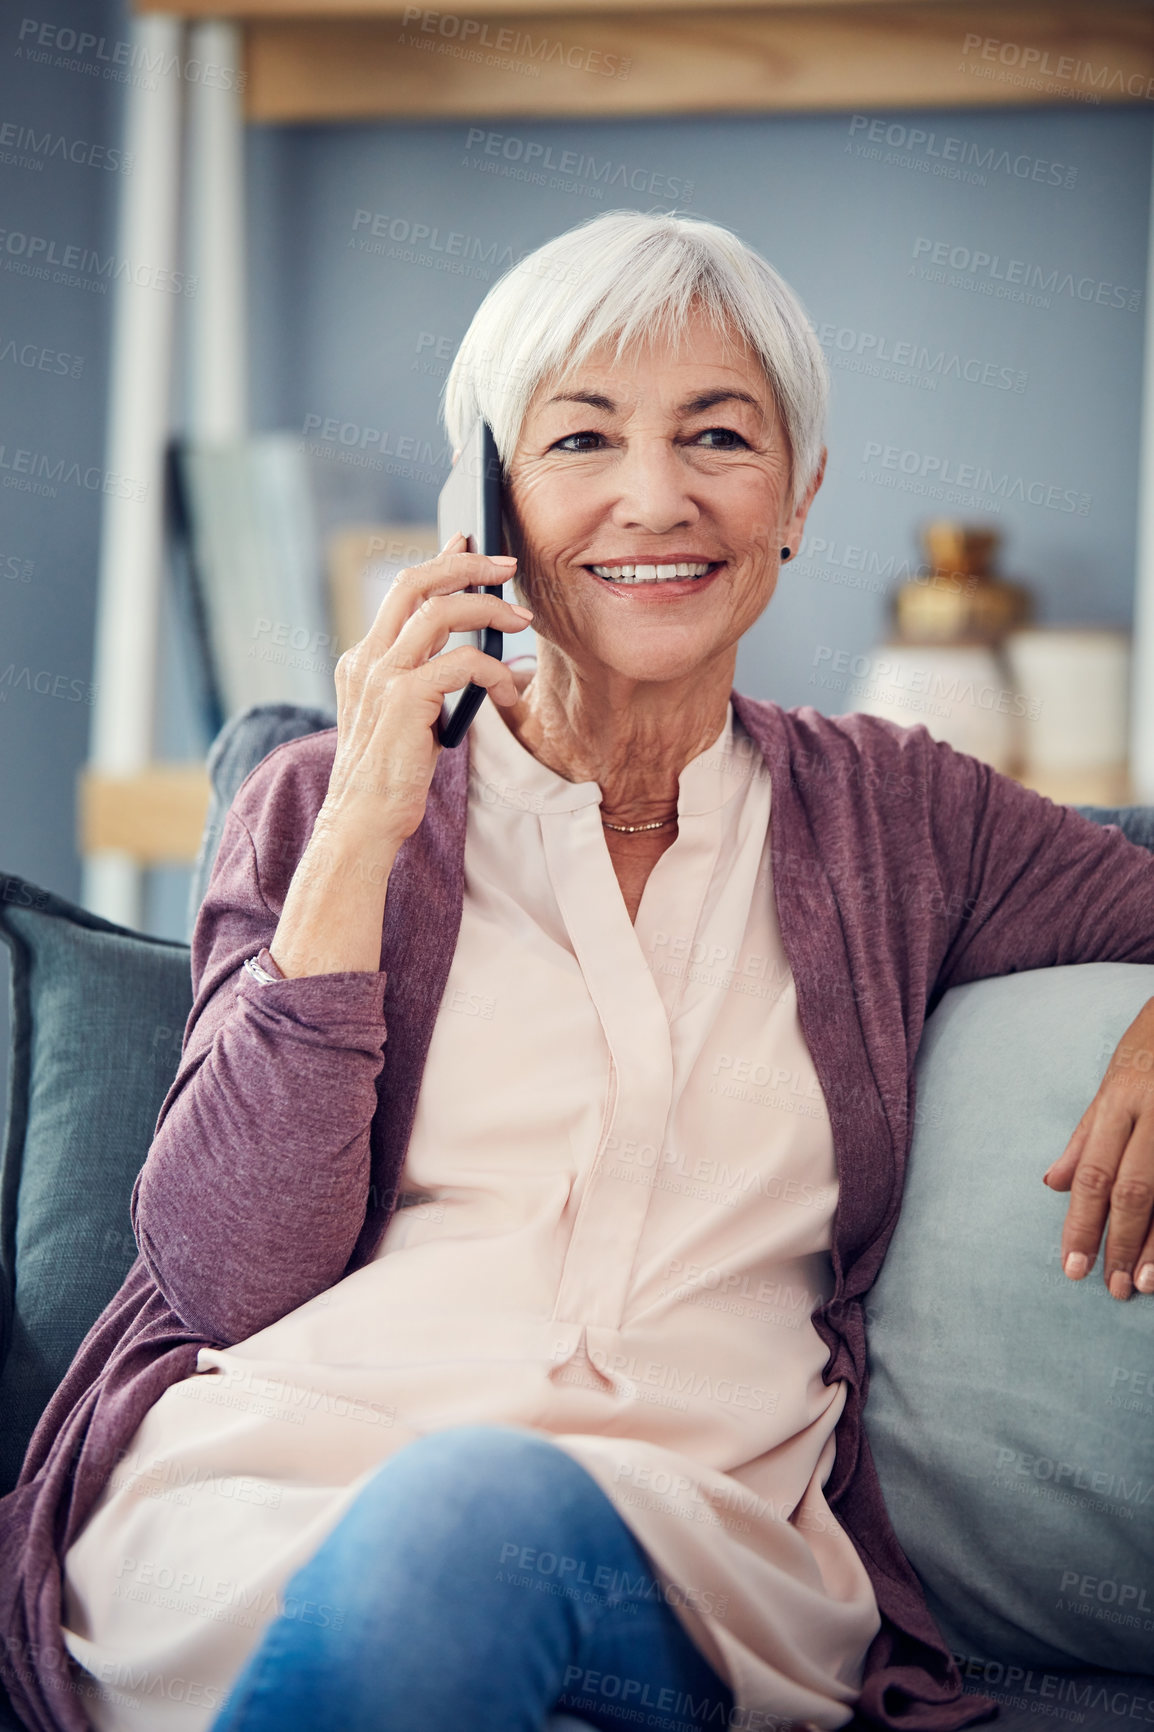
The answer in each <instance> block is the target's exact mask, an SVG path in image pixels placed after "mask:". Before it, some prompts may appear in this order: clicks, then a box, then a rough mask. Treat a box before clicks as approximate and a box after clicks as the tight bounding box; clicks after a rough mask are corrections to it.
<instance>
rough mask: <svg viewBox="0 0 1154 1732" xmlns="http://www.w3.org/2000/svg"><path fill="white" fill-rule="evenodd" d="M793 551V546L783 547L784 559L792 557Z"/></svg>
mask: <svg viewBox="0 0 1154 1732" xmlns="http://www.w3.org/2000/svg"><path fill="white" fill-rule="evenodd" d="M792 553H793V548H792V547H783V548H782V550H781V557H782V558H783V559H789V558H790V557H791V555H792Z"/></svg>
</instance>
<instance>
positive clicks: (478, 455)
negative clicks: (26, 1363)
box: [437, 421, 504, 746]
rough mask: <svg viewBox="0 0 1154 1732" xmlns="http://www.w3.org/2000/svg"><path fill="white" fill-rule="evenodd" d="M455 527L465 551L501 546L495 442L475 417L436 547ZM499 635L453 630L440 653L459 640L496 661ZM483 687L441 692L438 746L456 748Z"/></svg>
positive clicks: (448, 489) (441, 502)
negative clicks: (462, 541)
mask: <svg viewBox="0 0 1154 1732" xmlns="http://www.w3.org/2000/svg"><path fill="white" fill-rule="evenodd" d="M458 530H460V531H461V532H462V533H463V534H465V535H466V536H467V537H468V542H467V544H466V547H465V551H466V552H467V553H488V554H496V553H500V552H502V547H501V459H500V458H499V457H498V455H497V442H496V440H495V439H494V438H493V434H492V431H491V429H490V427H489V426H488V423H487V422H485V421H475V422H474V423H473V426H472V428H471V429H470V432H469V435H468V437H467V438H466V440H465V443H464V444H463V445H462V447H461V455H460V456H459V457H458V458H457V461H456V462H455V463H454V465H453V468H452V471H451V473H450V475H449V479H448V480H447V481H446V482H445V485H444V486H443V487H442V489H441V493H440V497H439V498H438V500H437V536H438V539H439V541H440V544H441V546H442V547H444V545H445V543H446V542H447V541H448V540H449V538H450V536H452V535H455V534H456V533H457V531H458ZM482 587H483V589H484V592H485V593H486V594H487V595H500V594H501V593H502V590H503V588H504V585H503V584H499V583H498V584H484V585H483V586H482ZM503 642H504V636H503V634H502V633H501V632H499V631H497V630H496V629H495V627H493V626H489V625H487V626H484V627H483V628H482V629H481V630H480V631H455V632H452V633H451V634H450V636H449V641H448V643H447V644H446V645H445V648H444V649H443V650H442V651H441V654H442V655H445V654H446V653H447V652H448V651H449V650H451V649H456V648H457V647H458V646H459V645H460V644H471V645H472V646H473V647H474V648H475V649H479V650H482V651H483V652H484V654H485V655H487V656H496V658H497V660H498V661H500V659H501V646H502V643H503ZM485 696H486V692H485V687H484V686H475V685H474V684H473V683H472V681H470V682H469V684H468V685H467V686H464V687H463V688H462V689H461V691H459V692H449V693H447V694H446V696H445V699H444V702H443V703H442V705H441V715H440V720H439V721H438V723H437V738H438V740H439V741H440V743H441V744H442V746H459V745H460V743H461V741H462V740H463V739H464V737H465V735H466V733H467V732H468V729H469V723H470V722H471V721H472V720H473V717H474V716H475V715H476V713H477V711H478V710H479V709H480V707H481V705H482V704H483V703H484V701H485Z"/></svg>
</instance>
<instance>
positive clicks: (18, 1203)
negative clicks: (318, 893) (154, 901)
mask: <svg viewBox="0 0 1154 1732" xmlns="http://www.w3.org/2000/svg"><path fill="white" fill-rule="evenodd" d="M0 938H2V939H4V940H5V942H6V943H7V944H8V945H9V947H10V949H11V952H12V971H11V972H12V988H11V991H12V1066H11V1073H10V1081H9V1098H8V1123H7V1131H6V1136H5V1142H4V1151H3V1157H2V1160H0V1307H2V1311H0V1323H2V1327H3V1333H2V1335H0V1366H2V1370H0V1416H2V1417H0V1493H2V1492H5V1491H7V1490H9V1489H10V1487H11V1486H12V1485H13V1484H14V1483H15V1480H16V1476H17V1474H18V1473H19V1471H20V1465H21V1463H22V1461H23V1459H24V1452H25V1450H26V1448H27V1445H28V1439H29V1437H30V1436H31V1434H32V1431H33V1428H34V1426H35V1424H36V1421H37V1419H38V1418H39V1417H40V1413H41V1411H42V1409H43V1408H44V1406H45V1404H46V1403H47V1401H48V1399H49V1397H50V1396H51V1394H52V1392H53V1391H54V1390H55V1388H56V1386H57V1384H58V1383H59V1382H60V1380H61V1379H62V1377H63V1376H64V1373H65V1371H66V1370H67V1369H68V1366H69V1364H70V1362H71V1360H72V1357H73V1355H74V1354H75V1352H76V1349H77V1347H78V1346H79V1345H80V1343H81V1341H82V1340H83V1338H84V1336H85V1335H86V1334H87V1333H88V1330H89V1329H90V1328H91V1326H92V1324H93V1323H94V1322H95V1320H96V1318H97V1317H98V1316H99V1314H100V1312H101V1311H102V1310H103V1309H104V1307H105V1305H107V1303H108V1301H109V1300H110V1299H111V1298H112V1296H113V1294H114V1293H115V1292H116V1290H117V1288H118V1287H119V1286H120V1284H121V1282H122V1281H123V1280H124V1277H125V1275H126V1274H127V1272H128V1269H129V1267H130V1265H131V1264H132V1262H133V1261H134V1259H135V1257H136V1244H135V1241H134V1239H133V1236H132V1228H131V1225H130V1222H129V1217H128V1204H129V1198H130V1196H131V1193H132V1186H133V1183H134V1181H135V1179H136V1175H137V1173H138V1172H139V1170H140V1168H141V1166H142V1164H143V1162H144V1158H145V1156H146V1155H147V1153H148V1150H149V1146H150V1144H151V1142H152V1137H153V1132H154V1130H155V1127H156V1118H157V1114H158V1113H159V1111H160V1105H161V1102H162V1101H163V1099H164V1096H165V1094H166V1093H167V1091H168V1087H169V1084H170V1083H171V1081H172V1079H173V1077H174V1076H175V1075H176V1069H177V1065H178V1063H179V1060H180V1048H181V1042H182V1039H183V1035H184V1025H185V1023H186V1021H187V1019H188V1013H189V1010H190V1009H191V1006H192V981H191V972H190V964H189V952H188V948H187V946H185V945H183V944H171V943H168V942H166V941H165V940H163V939H156V938H148V937H145V936H144V935H143V934H141V933H139V932H129V931H126V930H125V929H124V928H123V927H119V926H113V925H111V924H110V923H109V922H108V921H106V920H101V919H100V918H99V917H98V916H96V915H94V914H90V913H88V911H87V910H86V909H83V908H77V907H75V906H74V905H73V904H72V903H70V902H66V901H65V900H64V899H63V898H62V897H59V896H54V895H52V894H51V893H50V892H49V891H45V890H40V889H37V887H36V886H35V885H32V884H28V883H26V882H25V881H24V880H23V879H21V878H10V877H5V876H2V875H0Z"/></svg>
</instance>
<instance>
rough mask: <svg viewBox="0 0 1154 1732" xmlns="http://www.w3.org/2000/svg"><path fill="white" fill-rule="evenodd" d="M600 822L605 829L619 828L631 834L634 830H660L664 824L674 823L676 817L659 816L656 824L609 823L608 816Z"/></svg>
mask: <svg viewBox="0 0 1154 1732" xmlns="http://www.w3.org/2000/svg"><path fill="white" fill-rule="evenodd" d="M601 822H602V823H603V824H604V826H605V828H606V829H607V830H621V831H623V832H625V833H627V834H628V835H632V834H633V832H634V831H635V830H662V829H664V828H665V825H666V824H675V823H676V822H677V819H676V818H675V817H674V818H659V819H658V820H657V822H656V824H611V823H610V822H609V820H608V818H602V820H601Z"/></svg>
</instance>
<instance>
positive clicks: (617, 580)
mask: <svg viewBox="0 0 1154 1732" xmlns="http://www.w3.org/2000/svg"><path fill="white" fill-rule="evenodd" d="M724 563H725V561H724V560H713V561H710V560H704V559H700V560H670V561H668V562H662V563H653V564H644V563H641V562H637V563H635V564H630V563H628V562H626V561H622V562H621V563H620V564H614V565H587V566H586V567H585V569H586V571H591V572H592V573H593V575H594V576H595V577H598V578H600V579H601V581H602V582H603V583H606V584H611V585H613V587H614V588H622V589H625V588H629V589H634V588H637V587H638V586H639V585H645V586H646V587H659V588H660V587H665V586H666V585H669V584H673V585H676V586H678V587H680V588H682V589H688V588H691V587H693V586H695V585H698V584H701V583H707V582H708V581H709V579H710V578H711V577H714V576H715V575H716V574H717V572H719V571H720V570H721V568H722V566H723V565H724Z"/></svg>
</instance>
